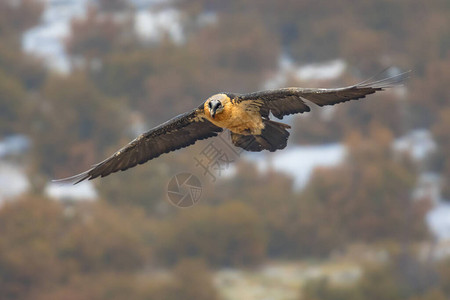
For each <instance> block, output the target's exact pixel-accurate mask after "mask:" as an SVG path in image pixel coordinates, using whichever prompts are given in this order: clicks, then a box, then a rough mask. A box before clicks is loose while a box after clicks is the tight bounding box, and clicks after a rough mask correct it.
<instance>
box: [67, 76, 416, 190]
mask: <svg viewBox="0 0 450 300" xmlns="http://www.w3.org/2000/svg"><path fill="white" fill-rule="evenodd" d="M407 75H408V72H406V73H401V74H398V75H396V76H392V77H388V78H385V79H382V80H377V81H369V80H366V81H364V82H361V83H359V84H356V85H353V86H349V87H344V88H335V89H305V88H282V89H275V90H267V91H261V92H255V93H248V94H232V93H219V94H216V95H213V96H211V97H209V98H208V99H207V100H206V101H205V102H203V103H202V104H201V105H199V106H198V107H197V108H195V109H193V110H192V111H189V112H187V113H184V114H181V115H179V116H177V117H175V118H173V119H171V120H169V121H167V122H165V123H163V124H161V125H159V126H157V127H155V128H153V129H151V130H150V131H148V132H146V133H144V134H142V135H140V136H139V137H137V138H136V139H134V140H133V141H131V142H130V143H129V144H128V145H126V146H125V147H123V148H122V149H120V150H119V151H117V152H116V153H114V154H113V155H112V156H110V157H109V158H107V159H106V160H104V161H102V162H100V163H99V164H96V165H94V166H93V167H92V168H91V169H89V170H87V171H86V172H83V173H81V174H78V175H75V176H72V177H69V178H65V179H62V180H59V181H63V182H74V183H78V182H80V181H83V180H85V179H89V180H90V179H93V178H96V177H104V176H107V175H109V174H111V173H114V172H117V171H124V170H126V169H128V168H131V167H134V166H136V165H137V164H143V163H145V162H147V161H149V160H151V159H153V158H156V157H158V156H160V155H161V154H163V153H168V152H171V151H175V150H177V149H180V148H184V147H187V146H189V145H192V144H194V143H195V142H196V141H197V140H202V139H206V138H210V137H213V136H216V135H217V134H218V133H220V132H221V131H223V130H224V129H227V130H229V131H230V132H231V141H232V142H233V144H234V145H235V146H236V147H241V148H243V149H245V150H247V151H262V150H269V151H276V150H279V149H284V148H285V147H286V145H287V140H288V138H289V132H288V131H287V129H289V128H290V126H289V125H287V124H283V123H279V122H275V121H273V120H270V115H271V114H272V115H273V116H274V117H276V118H278V119H283V117H284V116H286V115H290V114H295V113H303V112H308V111H310V108H309V106H308V105H307V104H306V102H305V100H308V101H310V102H312V103H314V104H316V105H319V106H324V105H334V104H337V103H342V102H346V101H349V100H357V99H362V98H365V97H366V95H369V94H373V93H375V92H377V91H381V90H383V89H385V88H389V87H392V86H395V85H397V84H399V83H401V82H402V81H403V80H404V79H405V78H406V77H407Z"/></svg>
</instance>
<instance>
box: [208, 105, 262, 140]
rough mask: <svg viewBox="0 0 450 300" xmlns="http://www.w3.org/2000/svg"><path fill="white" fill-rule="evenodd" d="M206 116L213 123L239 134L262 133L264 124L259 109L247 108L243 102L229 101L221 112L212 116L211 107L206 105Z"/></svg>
mask: <svg viewBox="0 0 450 300" xmlns="http://www.w3.org/2000/svg"><path fill="white" fill-rule="evenodd" d="M205 116H206V118H207V119H208V120H209V121H210V122H211V123H213V124H215V125H217V126H219V127H222V128H227V129H229V130H230V131H232V132H234V133H239V134H245V135H248V134H255V135H258V134H261V130H262V129H263V128H264V124H263V122H262V119H261V115H260V114H259V113H258V112H257V111H252V110H247V109H246V106H245V105H243V104H242V103H233V102H231V101H227V102H226V103H224V108H223V111H222V112H221V113H218V114H216V116H215V118H214V119H213V118H211V116H210V113H209V109H208V107H207V106H205Z"/></svg>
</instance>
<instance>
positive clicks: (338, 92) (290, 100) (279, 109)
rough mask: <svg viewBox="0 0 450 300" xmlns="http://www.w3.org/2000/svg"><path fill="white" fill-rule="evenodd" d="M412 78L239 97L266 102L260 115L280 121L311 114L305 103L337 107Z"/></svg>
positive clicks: (401, 75)
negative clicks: (272, 116)
mask: <svg viewBox="0 0 450 300" xmlns="http://www.w3.org/2000/svg"><path fill="white" fill-rule="evenodd" d="M408 76H409V72H405V73H401V74H399V75H396V76H392V77H388V78H384V79H381V80H372V79H373V78H371V79H368V80H366V81H363V82H361V83H359V84H356V85H352V86H348V87H343V88H335V89H309V88H282V89H276V90H267V91H261V92H256V93H249V94H242V95H239V96H237V97H238V101H258V102H262V103H261V104H260V105H259V107H260V113H261V115H262V116H263V117H266V118H267V117H268V116H269V113H270V112H271V113H272V114H273V115H274V116H275V117H277V118H278V119H282V118H283V117H284V116H286V115H290V114H295V113H303V112H308V111H310V108H309V106H308V105H307V104H306V102H305V101H304V100H308V101H311V102H312V103H314V104H317V105H319V106H324V105H334V104H337V103H341V102H346V101H350V100H357V99H362V98H364V97H366V95H369V94H373V93H375V92H377V91H382V90H384V89H385V88H390V87H393V86H396V85H398V84H400V83H402V82H403V81H404V80H405V79H406V78H407V77H408Z"/></svg>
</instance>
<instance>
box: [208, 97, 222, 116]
mask: <svg viewBox="0 0 450 300" xmlns="http://www.w3.org/2000/svg"><path fill="white" fill-rule="evenodd" d="M219 106H220V102H219V101H217V100H213V101H211V109H210V110H209V113H210V115H211V118H213V119H214V117H215V116H216V111H217V109H218V108H219Z"/></svg>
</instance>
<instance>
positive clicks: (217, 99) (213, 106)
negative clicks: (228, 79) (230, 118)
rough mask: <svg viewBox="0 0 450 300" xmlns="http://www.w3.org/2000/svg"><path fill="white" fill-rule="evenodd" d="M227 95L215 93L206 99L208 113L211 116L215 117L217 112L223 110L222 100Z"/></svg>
mask: <svg viewBox="0 0 450 300" xmlns="http://www.w3.org/2000/svg"><path fill="white" fill-rule="evenodd" d="M227 98H228V97H227V96H226V95H224V94H217V95H214V96H212V97H210V98H209V99H208V101H206V105H207V106H208V110H209V114H210V115H211V118H213V119H214V118H215V116H216V115H217V114H220V113H222V112H223V108H224V104H225V103H224V101H225V100H226V99H227Z"/></svg>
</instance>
